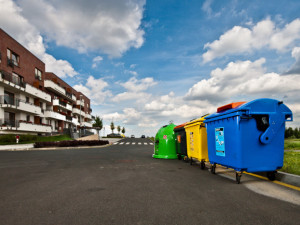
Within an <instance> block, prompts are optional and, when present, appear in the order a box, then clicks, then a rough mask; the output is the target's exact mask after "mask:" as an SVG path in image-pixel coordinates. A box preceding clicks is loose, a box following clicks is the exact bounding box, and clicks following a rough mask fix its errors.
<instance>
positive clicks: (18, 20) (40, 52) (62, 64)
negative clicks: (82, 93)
mask: <svg viewBox="0 0 300 225" xmlns="http://www.w3.org/2000/svg"><path fill="white" fill-rule="evenodd" d="M0 27H1V28H2V29H3V30H4V31H6V32H7V33H8V34H10V35H11V36H12V37H13V38H14V39H16V40H17V41H18V42H20V43H21V44H22V45H24V46H25V47H26V48H27V49H28V50H29V51H31V52H32V53H33V54H35V55H36V56H37V57H38V58H40V59H41V60H42V61H43V62H44V63H45V64H46V70H47V71H48V72H53V73H55V74H56V75H58V76H59V77H61V78H64V77H67V76H69V77H73V76H75V75H77V72H76V71H75V70H74V68H73V67H72V65H71V64H70V63H69V62H68V61H66V60H57V59H55V58H54V57H53V56H52V55H49V54H47V53H46V48H45V46H44V43H43V37H42V36H41V35H40V33H39V31H38V30H37V29H36V28H35V27H34V26H32V25H31V23H30V22H29V21H28V20H27V19H26V18H25V17H24V16H23V15H22V9H21V8H20V7H18V6H17V5H16V4H15V3H14V2H13V1H12V0H0Z"/></svg>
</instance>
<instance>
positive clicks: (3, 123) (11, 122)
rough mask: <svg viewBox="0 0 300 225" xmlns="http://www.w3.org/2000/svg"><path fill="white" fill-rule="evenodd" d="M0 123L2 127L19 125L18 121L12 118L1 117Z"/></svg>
mask: <svg viewBox="0 0 300 225" xmlns="http://www.w3.org/2000/svg"><path fill="white" fill-rule="evenodd" d="M0 125H1V127H6V126H9V127H17V126H18V121H16V120H10V119H0Z"/></svg>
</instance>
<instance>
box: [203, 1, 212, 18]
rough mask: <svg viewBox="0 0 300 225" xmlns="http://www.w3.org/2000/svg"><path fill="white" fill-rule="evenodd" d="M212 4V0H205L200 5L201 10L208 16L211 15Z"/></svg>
mask: <svg viewBox="0 0 300 225" xmlns="http://www.w3.org/2000/svg"><path fill="white" fill-rule="evenodd" d="M212 3H213V0H206V1H205V2H204V3H203V5H202V10H203V11H204V12H206V13H207V14H208V15H209V16H210V15H211V13H212V9H211V4H212Z"/></svg>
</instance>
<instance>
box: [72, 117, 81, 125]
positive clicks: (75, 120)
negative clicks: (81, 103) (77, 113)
mask: <svg viewBox="0 0 300 225" xmlns="http://www.w3.org/2000/svg"><path fill="white" fill-rule="evenodd" d="M72 123H73V124H74V125H75V126H79V125H80V124H79V122H78V119H77V118H72Z"/></svg>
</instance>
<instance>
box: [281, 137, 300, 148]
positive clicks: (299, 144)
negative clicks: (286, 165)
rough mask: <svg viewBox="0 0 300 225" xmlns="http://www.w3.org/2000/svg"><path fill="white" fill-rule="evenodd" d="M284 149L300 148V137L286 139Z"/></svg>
mask: <svg viewBox="0 0 300 225" xmlns="http://www.w3.org/2000/svg"><path fill="white" fill-rule="evenodd" d="M284 150H300V139H284Z"/></svg>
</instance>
